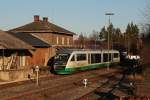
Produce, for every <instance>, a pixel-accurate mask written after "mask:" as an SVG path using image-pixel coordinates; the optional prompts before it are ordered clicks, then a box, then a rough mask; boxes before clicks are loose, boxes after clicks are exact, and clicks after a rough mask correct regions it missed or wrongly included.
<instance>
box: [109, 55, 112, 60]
mask: <svg viewBox="0 0 150 100" xmlns="http://www.w3.org/2000/svg"><path fill="white" fill-rule="evenodd" d="M111 58H112V57H111V53H109V61H111V60H112V59H111Z"/></svg>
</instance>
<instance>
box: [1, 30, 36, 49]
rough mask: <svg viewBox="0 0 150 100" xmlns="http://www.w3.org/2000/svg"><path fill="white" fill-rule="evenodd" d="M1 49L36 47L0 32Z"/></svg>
mask: <svg viewBox="0 0 150 100" xmlns="http://www.w3.org/2000/svg"><path fill="white" fill-rule="evenodd" d="M0 49H34V47H32V46H31V45H29V44H27V43H25V42H24V41H22V40H20V39H18V38H16V37H14V36H12V35H10V34H8V33H7V32H4V31H2V30H0Z"/></svg>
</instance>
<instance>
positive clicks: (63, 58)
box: [56, 54, 70, 62]
mask: <svg viewBox="0 0 150 100" xmlns="http://www.w3.org/2000/svg"><path fill="white" fill-rule="evenodd" d="M69 56H70V54H59V55H58V56H56V61H65V62H67V61H68V59H69Z"/></svg>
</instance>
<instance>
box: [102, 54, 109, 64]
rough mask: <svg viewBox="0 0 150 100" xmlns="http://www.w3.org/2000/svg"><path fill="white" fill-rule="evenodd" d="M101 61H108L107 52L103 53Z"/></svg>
mask: <svg viewBox="0 0 150 100" xmlns="http://www.w3.org/2000/svg"><path fill="white" fill-rule="evenodd" d="M103 61H104V62H108V54H107V53H104V54H103Z"/></svg>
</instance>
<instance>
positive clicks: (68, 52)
mask: <svg viewBox="0 0 150 100" xmlns="http://www.w3.org/2000/svg"><path fill="white" fill-rule="evenodd" d="M108 51H109V52H110V53H111V52H114V53H119V51H117V50H105V49H102V50H100V49H96V50H95V49H60V50H59V51H58V54H60V53H67V54H71V53H72V52H108Z"/></svg>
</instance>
